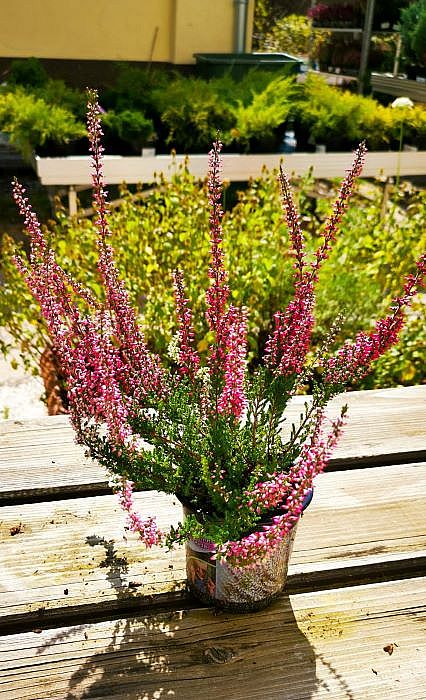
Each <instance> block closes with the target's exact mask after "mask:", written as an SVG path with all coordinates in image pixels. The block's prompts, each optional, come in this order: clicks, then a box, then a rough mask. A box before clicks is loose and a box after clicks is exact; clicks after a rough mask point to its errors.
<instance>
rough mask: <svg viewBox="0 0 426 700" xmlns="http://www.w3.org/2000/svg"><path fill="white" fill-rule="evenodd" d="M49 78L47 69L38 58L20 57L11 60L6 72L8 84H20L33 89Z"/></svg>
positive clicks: (42, 84)
mask: <svg viewBox="0 0 426 700" xmlns="http://www.w3.org/2000/svg"><path fill="white" fill-rule="evenodd" d="M48 80H49V76H48V74H47V71H46V70H45V68H44V67H43V65H42V63H41V62H40V61H39V60H38V58H34V57H32V58H22V59H17V60H16V61H12V63H11V64H10V68H9V71H8V74H7V83H8V84H9V85H15V86H16V85H21V86H24V87H26V88H30V89H34V88H40V87H43V86H44V85H45V84H46V83H47V82H48Z"/></svg>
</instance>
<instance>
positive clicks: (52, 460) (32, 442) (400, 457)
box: [0, 386, 426, 503]
mask: <svg viewBox="0 0 426 700" xmlns="http://www.w3.org/2000/svg"><path fill="white" fill-rule="evenodd" d="M306 398H307V397H302V396H298V397H295V399H294V401H293V404H292V406H291V407H290V410H289V411H288V416H289V418H288V421H287V427H290V425H291V422H292V421H297V419H298V416H299V413H300V411H301V410H302V409H303V404H304V402H305V401H306ZM344 403H347V404H348V406H349V418H348V423H347V427H346V429H345V432H344V435H343V437H342V440H341V443H340V445H339V446H338V447H337V449H336V451H335V453H334V457H333V459H332V460H331V463H330V469H333V468H341V467H348V466H357V465H363V466H365V465H368V464H371V466H374V465H375V464H376V463H383V464H394V463H395V462H399V463H403V462H410V461H414V460H421V459H423V460H426V386H413V387H404V388H401V389H382V390H375V391H360V392H351V393H349V394H345V395H343V396H341V397H337V398H336V399H334V401H333V402H332V403H331V404H330V406H329V409H328V412H329V415H330V416H335V415H337V414H338V412H339V407H340V406H341V405H342V404H344ZM106 488H107V475H106V473H105V470H104V469H103V468H101V467H99V465H96V463H94V462H93V461H91V460H89V459H86V458H85V456H84V449H83V448H82V447H81V446H78V445H76V444H75V443H74V438H73V431H72V428H71V426H70V424H69V419H68V418H67V417H66V416H51V417H46V418H42V419H39V420H37V421H23V422H21V421H4V422H2V423H1V422H0V503H1V502H3V503H4V502H10V501H11V500H13V499H16V498H20V499H24V498H27V499H29V498H37V497H40V496H42V497H44V498H45V497H46V496H47V495H51V496H55V497H57V498H60V497H61V496H65V495H77V494H82V495H83V494H85V493H93V492H94V493H101V492H103V491H105V489H106Z"/></svg>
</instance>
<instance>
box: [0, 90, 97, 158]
mask: <svg viewBox="0 0 426 700" xmlns="http://www.w3.org/2000/svg"><path fill="white" fill-rule="evenodd" d="M0 130H2V131H4V132H6V133H8V134H9V136H10V141H11V143H13V144H14V145H15V146H16V147H17V148H18V149H19V150H20V151H21V153H22V155H23V156H24V157H25V158H27V159H30V158H31V155H32V152H33V150H34V149H35V148H36V147H37V146H40V145H43V144H44V143H46V141H48V140H52V141H55V142H56V143H68V142H69V141H71V140H72V139H78V138H81V137H82V136H84V134H85V133H86V130H85V128H84V126H83V124H81V123H79V122H77V121H76V119H75V117H74V116H73V114H71V112H69V111H68V110H66V109H63V108H62V107H58V106H56V105H51V104H48V103H47V102H45V101H44V100H43V99H41V98H38V97H35V96H34V95H32V94H29V93H26V92H24V91H23V90H22V89H21V88H17V89H16V91H15V92H2V93H0Z"/></svg>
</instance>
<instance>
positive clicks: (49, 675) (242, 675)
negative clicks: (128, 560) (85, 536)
mask: <svg viewBox="0 0 426 700" xmlns="http://www.w3.org/2000/svg"><path fill="white" fill-rule="evenodd" d="M425 595H426V579H424V578H419V579H412V580H410V581H394V582H387V583H381V584H373V585H366V586H355V587H351V588H346V589H341V590H337V591H336V590H332V591H322V592H319V593H305V594H299V595H291V596H284V597H283V598H281V599H280V600H279V601H278V602H276V603H274V604H273V605H272V607H271V608H269V609H267V610H265V611H262V612H259V613H256V614H253V615H228V614H221V615H215V614H214V612H213V611H212V610H210V609H191V610H179V609H175V610H173V611H170V612H166V613H157V614H155V613H154V614H146V615H143V614H142V615H134V616H131V617H127V618H125V619H117V620H108V621H105V622H98V623H95V624H90V622H87V623H86V624H81V625H78V626H74V627H62V628H60V629H50V630H49V629H47V630H36V631H35V632H34V631H33V632H28V633H25V634H16V635H11V636H8V637H2V638H0V678H1V680H0V698H1V700H17V699H18V698H19V700H40V698H49V699H50V700H53V699H58V700H59V699H61V700H63V699H64V698H68V699H70V700H71V698H83V697H85V698H89V697H90V698H103V697H108V698H116V699H117V700H118V699H120V700H136V699H138V700H141V699H143V700H148V699H149V700H151V699H154V698H169V697H170V698H174V699H175V700H188V698H208V699H212V698H214V699H215V700H221V699H222V700H229V698H232V700H258V699H259V698H262V700H283V699H284V698H285V700H304V699H305V700H307V699H308V698H313V699H314V700H315V699H321V698H330V697H333V698H341V699H342V700H343V699H345V698H347V699H349V700H365V699H366V698H374V700H388V698H395V699H396V698H398V699H399V698H404V700H422V698H423V699H424V698H425V697H426V690H425V684H424V658H425V653H426V639H425V633H424V625H425V618H426V609H425ZM385 649H387V650H388V651H385ZM389 650H392V653H389Z"/></svg>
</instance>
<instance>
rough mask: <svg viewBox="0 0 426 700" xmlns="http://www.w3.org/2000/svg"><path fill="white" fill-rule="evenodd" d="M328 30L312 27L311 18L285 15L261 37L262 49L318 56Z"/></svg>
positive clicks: (295, 54) (294, 54)
mask: <svg viewBox="0 0 426 700" xmlns="http://www.w3.org/2000/svg"><path fill="white" fill-rule="evenodd" d="M328 36H329V33H328V32H321V31H318V30H317V29H314V28H313V27H312V20H311V19H310V18H309V17H306V16H304V15H287V16H286V17H282V18H281V19H278V20H277V21H276V23H275V24H274V25H273V26H272V28H271V30H270V31H269V32H268V33H267V34H266V35H265V36H264V37H263V41H262V49H263V50H264V51H284V52H285V53H288V54H290V55H292V56H309V57H310V58H311V59H314V58H318V56H319V51H320V48H321V46H322V45H323V44H324V42H326V41H327V39H328Z"/></svg>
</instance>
